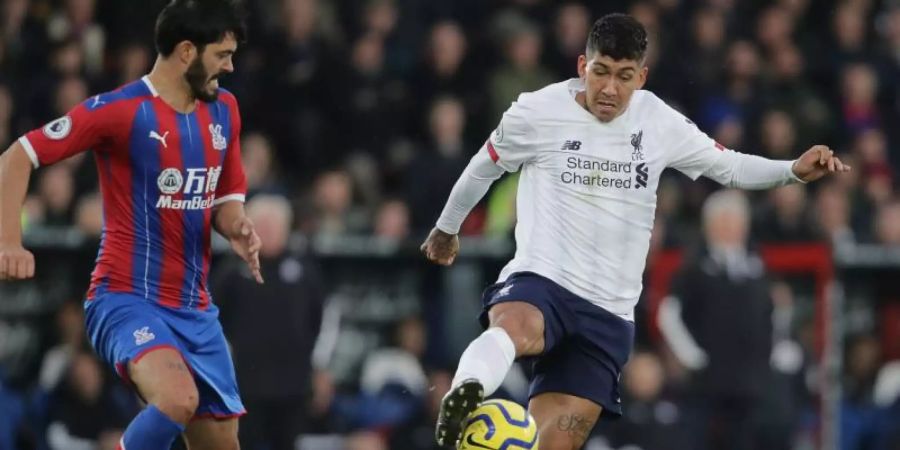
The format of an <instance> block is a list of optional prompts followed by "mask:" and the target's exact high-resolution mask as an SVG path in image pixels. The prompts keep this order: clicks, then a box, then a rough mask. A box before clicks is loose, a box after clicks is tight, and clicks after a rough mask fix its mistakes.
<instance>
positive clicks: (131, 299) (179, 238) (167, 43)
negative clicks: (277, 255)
mask: <svg viewBox="0 0 900 450" xmlns="http://www.w3.org/2000/svg"><path fill="white" fill-rule="evenodd" d="M244 35H245V27H244V23H243V19H242V14H241V12H240V10H239V8H238V6H237V4H236V3H235V2H233V1H231V0H173V1H172V2H171V3H169V4H168V5H167V6H166V7H165V8H164V9H163V11H162V12H161V13H160V15H159V17H158V18H157V23H156V38H155V40H156V48H157V51H158V53H159V56H158V58H157V60H156V63H155V65H154V67H153V70H152V71H151V72H150V74H149V75H147V76H145V77H143V78H141V79H139V80H136V81H134V82H132V83H130V84H127V85H125V86H123V87H121V88H119V89H118V90H115V91H113V92H108V93H103V94H99V95H96V96H94V97H91V98H89V99H87V100H86V101H84V102H83V103H81V104H80V105H78V106H76V107H75V108H74V109H72V110H71V111H69V112H68V114H66V115H65V116H63V117H60V118H58V119H56V120H54V121H52V122H50V123H48V124H47V125H45V126H44V127H42V128H40V129H36V130H34V131H31V132H29V133H26V134H25V135H24V136H22V137H21V138H19V139H18V141H17V142H15V143H13V145H12V146H11V147H10V149H9V150H7V151H6V152H5V153H4V154H3V156H2V157H0V279H7V280H20V279H26V278H30V277H32V276H33V274H34V270H35V267H34V258H33V256H32V254H31V253H29V252H28V251H27V250H25V249H24V248H23V247H22V241H21V226H20V222H19V217H20V214H21V208H22V203H23V199H24V197H25V192H26V189H27V186H28V179H29V176H30V173H31V171H32V169H37V168H38V167H41V166H47V165H50V164H53V163H55V162H57V161H60V160H62V159H65V158H67V157H69V156H72V155H74V154H76V153H79V152H84V151H88V150H90V151H92V152H93V153H94V156H95V159H96V164H97V171H98V173H99V178H100V190H101V193H102V196H103V222H104V227H103V235H102V240H101V244H100V250H99V253H98V256H97V261H96V267H95V269H94V271H93V274H92V279H91V284H90V289H89V291H88V292H87V295H86V301H85V317H86V322H87V323H86V328H87V331H88V334H89V337H90V340H91V343H92V345H93V346H94V349H95V350H96V351H97V353H98V354H99V355H100V356H101V357H102V358H103V359H104V360H105V361H106V362H107V363H109V364H110V365H111V366H112V367H114V368H115V369H116V371H117V372H118V374H119V375H120V376H121V377H122V378H123V379H125V380H126V381H128V382H130V383H131V384H132V385H133V386H134V387H135V389H136V390H137V392H138V393H139V394H140V395H141V397H142V398H143V399H144V400H145V401H146V402H147V404H148V406H147V408H145V409H144V410H143V411H142V412H141V413H140V414H139V415H138V416H137V417H136V418H135V419H134V420H133V421H132V422H131V424H130V425H129V426H128V428H127V429H126V431H125V433H124V436H123V438H122V441H121V443H120V446H119V448H121V449H127V450H163V449H169V447H170V446H171V445H172V443H173V442H174V440H175V439H176V438H177V437H178V436H179V435H181V434H182V433H183V434H184V436H185V439H186V440H187V442H188V445H189V446H190V448H191V449H192V450H197V449H201V450H202V449H217V450H218V449H237V448H238V440H237V418H238V417H239V416H240V415H242V414H244V413H245V411H244V406H243V404H242V403H241V399H240V395H239V393H238V388H237V381H236V379H235V372H234V367H233V365H232V362H231V357H230V355H229V353H228V349H227V346H226V342H225V337H224V335H223V334H222V328H221V326H220V325H219V321H218V309H217V308H216V306H215V304H214V303H213V302H212V296H211V295H210V292H209V287H208V284H207V274H208V272H209V262H210V232H211V228H215V229H216V231H218V232H219V233H220V234H222V235H223V236H224V237H226V238H227V239H228V240H229V241H230V242H231V246H232V248H233V249H234V251H235V252H236V253H237V254H238V255H240V256H241V258H243V259H244V260H245V261H246V262H247V264H248V266H249V273H251V274H252V276H254V277H255V278H256V280H257V281H258V282H260V283H262V278H261V275H260V272H259V255H258V251H259V247H260V241H259V237H258V236H257V234H256V232H255V231H254V227H253V223H252V222H251V221H250V220H249V219H248V218H247V217H246V215H245V214H244V206H243V201H244V194H245V192H246V187H247V186H246V179H245V177H244V172H243V168H242V167H241V159H240V144H239V142H240V131H241V118H240V113H239V112H238V104H237V101H236V100H235V97H234V96H233V95H232V94H231V93H230V92H228V91H226V90H224V89H222V88H220V87H219V85H218V79H219V77H220V76H221V75H224V74H227V73H230V72H232V71H233V70H234V67H233V63H232V55H234V52H235V51H236V49H237V45H238V43H239V42H240V41H242V40H243V38H244Z"/></svg>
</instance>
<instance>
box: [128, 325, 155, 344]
mask: <svg viewBox="0 0 900 450" xmlns="http://www.w3.org/2000/svg"><path fill="white" fill-rule="evenodd" d="M132 334H133V335H134V344H135V345H144V344H146V343H148V342H150V341H152V340H154V339H156V335H155V334H153V333H151V332H150V327H144V328H141V329H139V330H134V333H132Z"/></svg>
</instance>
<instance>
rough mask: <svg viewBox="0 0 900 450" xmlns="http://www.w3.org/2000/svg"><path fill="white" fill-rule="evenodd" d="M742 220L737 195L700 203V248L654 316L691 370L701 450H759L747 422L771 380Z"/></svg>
mask: <svg viewBox="0 0 900 450" xmlns="http://www.w3.org/2000/svg"><path fill="white" fill-rule="evenodd" d="M749 215H750V209H749V203H748V201H747V199H746V197H744V195H743V194H741V193H739V192H737V191H719V192H717V193H714V194H712V195H711V196H710V197H709V198H708V199H707V201H706V203H705V204H704V207H703V228H704V229H703V231H704V237H705V240H706V246H705V248H704V249H703V250H702V251H701V252H699V254H698V255H696V256H694V257H691V258H690V259H689V260H688V261H687V262H686V263H685V265H684V266H683V267H682V270H681V273H680V274H679V275H678V276H676V278H675V280H674V285H673V289H672V295H671V296H670V297H669V298H667V299H666V301H665V304H664V306H663V309H662V312H661V315H660V325H661V328H662V329H663V332H664V334H665V336H666V338H667V341H668V343H669V345H670V346H671V347H672V349H673V352H674V353H675V354H676V355H677V356H678V358H679V360H680V361H681V362H682V363H683V364H684V365H685V366H686V367H688V368H689V369H692V370H693V371H694V373H693V377H692V385H693V390H694V391H695V394H696V396H697V398H698V399H700V402H701V410H703V412H704V414H703V415H705V416H707V417H706V420H705V421H706V422H707V423H708V429H707V432H706V438H707V443H708V448H709V450H719V449H721V450H726V449H727V450H743V449H747V450H750V449H756V448H759V447H758V446H757V445H756V444H755V443H754V442H756V441H755V439H757V438H758V436H757V433H756V430H755V429H754V425H753V423H754V420H755V419H756V418H757V415H756V414H757V412H758V410H759V408H760V407H761V405H762V399H763V396H764V394H765V389H766V386H767V383H768V381H769V380H771V379H772V376H771V370H770V367H769V358H770V354H771V352H772V301H771V298H770V283H769V280H768V279H767V278H766V273H765V268H764V267H763V263H762V261H761V260H760V258H759V257H758V256H757V255H755V254H753V252H751V251H749V250H748V248H747V234H748V231H749V218H750V217H749Z"/></svg>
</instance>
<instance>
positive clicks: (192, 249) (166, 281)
mask: <svg viewBox="0 0 900 450" xmlns="http://www.w3.org/2000/svg"><path fill="white" fill-rule="evenodd" d="M240 131H241V118H240V115H239V113H238V105H237V100H236V99H235V98H234V96H233V95H232V94H231V93H230V92H228V91H226V90H224V89H220V92H219V98H218V100H217V101H215V102H211V103H206V102H197V107H196V108H195V109H194V111H193V112H191V113H189V114H184V113H180V112H178V111H176V110H174V109H173V108H172V107H170V106H169V105H168V104H166V103H165V102H164V101H163V100H162V98H160V97H159V94H158V93H157V92H156V89H154V87H153V85H152V84H151V83H150V80H149V78H148V77H144V78H143V79H141V80H138V81H135V82H133V83H130V84H128V85H125V86H123V87H121V88H119V89H118V90H116V91H113V92H108V93H104V94H100V95H97V96H94V97H91V98H89V99H88V100H86V101H85V102H83V103H81V104H80V105H78V106H76V107H75V108H74V109H72V110H71V111H70V112H69V113H68V114H67V115H65V116H63V117H61V118H59V119H56V120H54V121H53V122H50V123H48V124H47V125H45V126H44V127H43V128H40V129H36V130H33V131H31V132H29V133H27V134H25V135H24V136H22V137H21V138H20V139H19V142H20V143H21V144H22V146H23V147H24V148H25V151H26V152H27V153H28V156H29V157H30V158H31V161H32V163H33V164H34V166H35V167H38V166H40V165H48V164H52V163H54V162H57V161H60V160H62V159H65V158H67V157H69V156H72V155H74V154H76V153H79V152H83V151H87V150H91V151H93V153H94V155H95V159H96V164H97V171H98V173H99V177H100V191H101V194H102V196H103V234H102V239H101V243H100V250H99V252H98V255H97V262H96V267H95V268H94V271H93V274H92V276H91V286H90V289H89V291H88V294H87V298H88V300H93V299H94V298H96V297H97V296H98V295H101V294H103V293H104V292H124V293H131V294H135V295H139V296H142V297H144V298H146V299H147V300H149V301H153V302H158V303H159V304H161V305H164V306H167V307H171V308H177V309H185V310H201V311H202V310H208V309H209V308H210V305H211V302H210V300H211V295H210V293H209V287H208V284H207V275H208V273H209V261H210V230H211V217H212V211H213V208H214V207H215V206H217V205H220V204H222V203H224V202H228V201H241V202H243V201H244V195H245V193H246V190H247V182H246V178H245V176H244V171H243V167H242V166H241V159H240V141H239V136H240Z"/></svg>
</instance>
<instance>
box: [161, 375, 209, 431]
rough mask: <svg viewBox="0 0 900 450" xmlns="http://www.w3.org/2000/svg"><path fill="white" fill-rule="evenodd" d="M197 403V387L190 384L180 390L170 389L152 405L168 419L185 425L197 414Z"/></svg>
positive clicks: (198, 396) (198, 399)
mask: <svg viewBox="0 0 900 450" xmlns="http://www.w3.org/2000/svg"><path fill="white" fill-rule="evenodd" d="M199 402H200V395H199V394H198V392H197V387H196V386H194V385H193V384H192V385H190V386H184V387H182V388H180V389H172V390H170V391H169V392H167V393H166V394H165V395H161V396H158V397H157V399H156V401H154V402H153V404H154V405H156V407H157V408H159V410H160V411H162V413H163V414H165V415H166V416H168V417H169V418H170V419H172V420H174V421H176V422H178V423H181V424H187V423H188V422H190V421H191V418H192V417H194V413H196V412H197V406H198V404H199Z"/></svg>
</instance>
